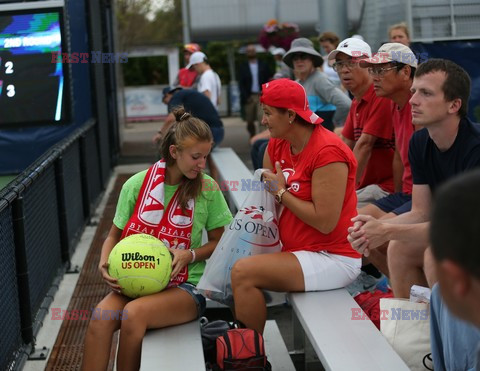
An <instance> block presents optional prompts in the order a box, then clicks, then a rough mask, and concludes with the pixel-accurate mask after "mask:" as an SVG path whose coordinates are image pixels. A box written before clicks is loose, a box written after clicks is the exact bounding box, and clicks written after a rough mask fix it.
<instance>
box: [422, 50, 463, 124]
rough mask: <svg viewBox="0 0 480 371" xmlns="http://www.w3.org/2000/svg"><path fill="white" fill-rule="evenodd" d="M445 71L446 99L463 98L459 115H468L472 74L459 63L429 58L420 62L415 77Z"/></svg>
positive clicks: (444, 90) (444, 92)
mask: <svg viewBox="0 0 480 371" xmlns="http://www.w3.org/2000/svg"><path fill="white" fill-rule="evenodd" d="M437 71H438V72H445V75H446V79H445V82H444V83H443V86H442V91H443V94H444V95H445V100H446V101H447V102H451V101H452V100H454V99H461V100H462V106H461V107H460V109H459V110H458V116H460V117H461V118H463V117H466V116H467V113H468V99H469V97H470V85H471V81H470V76H468V73H467V71H465V70H464V69H463V68H462V67H460V66H459V65H458V64H456V63H454V62H452V61H449V60H448V59H435V58H432V59H429V60H428V61H426V62H423V63H422V64H420V65H419V66H418V68H417V72H416V73H415V77H420V76H423V75H426V74H429V73H432V72H437Z"/></svg>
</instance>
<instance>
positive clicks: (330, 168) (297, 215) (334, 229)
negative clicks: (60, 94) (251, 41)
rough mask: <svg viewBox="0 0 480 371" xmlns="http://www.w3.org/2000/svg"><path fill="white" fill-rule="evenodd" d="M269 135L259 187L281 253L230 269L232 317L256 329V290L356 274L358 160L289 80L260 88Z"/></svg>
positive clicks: (342, 281) (260, 319)
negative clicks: (274, 209)
mask: <svg viewBox="0 0 480 371" xmlns="http://www.w3.org/2000/svg"><path fill="white" fill-rule="evenodd" d="M260 101H261V102H262V104H263V111H264V114H263V120H262V124H264V125H265V126H266V127H267V129H268V130H269V132H270V135H271V139H270V141H269V142H268V147H267V152H266V153H265V158H264V161H263V167H264V168H267V169H269V170H268V171H266V172H264V173H263V181H264V183H265V188H266V189H267V190H268V191H269V192H270V193H272V194H273V195H274V196H275V198H276V200H277V202H278V203H280V204H281V205H283V210H282V213H281V216H280V219H279V230H280V240H281V241H282V245H283V247H282V252H279V253H275V254H265V255H256V256H250V257H247V258H243V259H240V260H238V261H237V262H236V264H235V265H234V266H233V269H232V288H233V297H234V300H235V316H236V318H237V319H238V320H240V321H241V322H243V323H244V324H245V325H246V326H247V327H249V328H253V329H255V330H257V331H259V332H261V333H262V332H263V328H264V326H265V321H266V315H267V311H266V306H265V299H264V296H263V293H262V289H266V290H272V291H280V292H292V291H316V290H331V289H336V288H339V287H344V286H346V285H348V284H350V283H351V282H353V280H354V279H355V278H356V277H357V276H358V274H359V273H360V266H361V259H360V254H358V253H357V252H356V251H355V250H353V249H352V247H351V246H350V243H349V242H348V240H347V228H348V227H349V226H350V225H351V224H352V222H351V218H352V217H354V216H355V215H356V214H357V211H356V204H357V196H356V193H355V174H356V170H357V163H356V160H355V157H354V155H353V153H352V151H351V150H350V148H348V147H347V145H346V144H345V143H343V142H342V140H341V139H340V138H339V137H338V136H337V135H336V134H334V133H332V132H330V131H328V130H327V129H325V128H324V127H323V126H322V125H320V124H321V123H322V119H321V118H320V117H319V116H317V115H316V114H315V113H313V112H312V111H311V110H310V108H309V105H308V100H307V96H306V93H305V90H304V88H303V87H302V86H301V85H300V84H299V83H297V82H295V81H291V80H288V79H278V80H274V81H270V82H268V83H266V84H264V85H263V86H262V97H261V99H260Z"/></svg>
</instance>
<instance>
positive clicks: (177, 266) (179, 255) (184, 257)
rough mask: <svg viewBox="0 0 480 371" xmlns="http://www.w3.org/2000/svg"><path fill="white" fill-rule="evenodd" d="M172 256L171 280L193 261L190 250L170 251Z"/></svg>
mask: <svg viewBox="0 0 480 371" xmlns="http://www.w3.org/2000/svg"><path fill="white" fill-rule="evenodd" d="M168 250H169V251H170V253H171V254H172V274H171V275H170V277H171V278H175V277H176V276H177V274H179V273H180V271H181V270H182V269H183V267H185V266H186V265H188V264H189V263H190V262H191V261H192V253H191V252H190V250H182V249H171V248H170V249H168Z"/></svg>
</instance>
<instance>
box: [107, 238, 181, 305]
mask: <svg viewBox="0 0 480 371" xmlns="http://www.w3.org/2000/svg"><path fill="white" fill-rule="evenodd" d="M171 273H172V257H171V255H170V251H168V249H167V248H166V247H165V245H164V244H163V242H162V241H160V240H159V239H157V238H155V237H153V236H150V235H148V234H133V235H130V236H128V237H125V238H124V239H123V240H121V241H120V242H119V243H117V244H116V245H115V247H114V248H113V249H112V251H111V252H110V255H109V257H108V274H109V275H110V276H112V277H114V278H116V279H117V280H118V284H119V285H120V287H121V288H122V294H123V295H125V296H128V297H130V298H133V299H135V298H138V297H139V296H145V295H151V294H155V293H157V292H160V291H162V290H163V289H164V288H165V287H167V285H168V282H169V281H170V274H171Z"/></svg>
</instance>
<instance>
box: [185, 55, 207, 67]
mask: <svg viewBox="0 0 480 371" xmlns="http://www.w3.org/2000/svg"><path fill="white" fill-rule="evenodd" d="M206 59H207V56H206V55H205V53H202V52H195V53H193V54H192V55H191V56H190V63H188V65H187V67H186V68H190V67H192V66H193V65H194V64H198V63H202V62H204V61H205V60H206Z"/></svg>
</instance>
